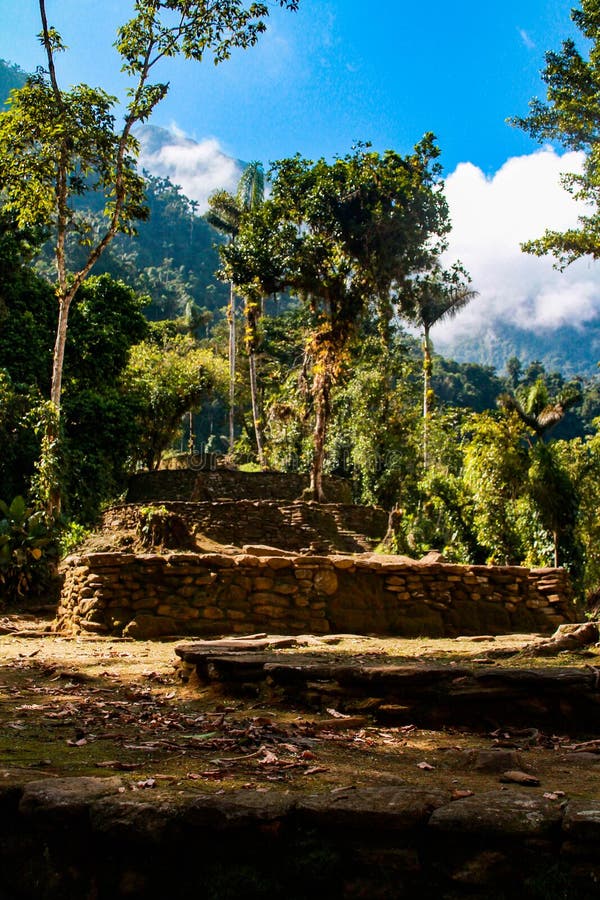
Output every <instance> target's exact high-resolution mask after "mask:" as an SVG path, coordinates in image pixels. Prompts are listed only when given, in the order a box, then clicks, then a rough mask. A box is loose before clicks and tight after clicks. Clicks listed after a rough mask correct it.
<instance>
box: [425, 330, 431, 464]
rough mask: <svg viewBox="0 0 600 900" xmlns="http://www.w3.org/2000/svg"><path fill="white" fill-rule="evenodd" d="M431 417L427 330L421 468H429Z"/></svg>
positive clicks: (427, 337) (429, 352)
mask: <svg viewBox="0 0 600 900" xmlns="http://www.w3.org/2000/svg"><path fill="white" fill-rule="evenodd" d="M430 415H431V347H430V344H429V329H428V328H425V329H424V331H423V466H424V467H425V468H426V469H427V468H428V466H429V447H428V439H429V433H428V430H429V417H430Z"/></svg>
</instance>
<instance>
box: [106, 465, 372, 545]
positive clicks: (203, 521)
mask: <svg viewBox="0 0 600 900" xmlns="http://www.w3.org/2000/svg"><path fill="white" fill-rule="evenodd" d="M175 474H177V473H175ZM152 506H158V507H164V508H165V509H166V510H167V511H169V512H172V513H176V514H177V515H178V516H180V517H181V518H182V519H183V520H184V521H185V522H186V524H187V526H188V528H189V530H190V532H191V533H194V532H195V531H199V532H201V533H202V534H203V535H204V536H205V537H207V538H209V539H210V540H213V541H216V542H218V543H220V544H232V545H234V546H237V547H242V546H243V545H244V544H267V545H269V546H272V547H278V548H280V549H283V550H291V551H296V552H300V551H309V550H313V551H317V552H319V553H331V552H335V551H342V552H345V553H359V552H362V551H365V550H372V549H374V547H375V546H376V545H377V544H378V543H379V542H380V541H381V540H382V539H383V537H384V536H385V533H386V529H387V522H388V516H387V513H386V512H385V511H384V510H383V509H379V508H377V507H367V506H353V505H347V504H333V503H332V504H327V503H323V504H321V503H311V502H304V501H294V502H290V503H285V502H282V501H275V500H270V501H269V500H220V501H214V502H199V503H192V502H190V503H183V502H179V501H169V500H167V501H165V502H163V501H158V502H155V503H154V504H152ZM143 509H144V507H140V506H139V505H136V504H125V505H122V506H114V507H112V508H111V509H109V510H107V511H106V512H105V514H104V517H103V521H102V530H103V531H105V532H111V531H116V530H120V531H131V532H135V531H136V529H137V528H138V526H139V524H140V518H141V516H142V515H143Z"/></svg>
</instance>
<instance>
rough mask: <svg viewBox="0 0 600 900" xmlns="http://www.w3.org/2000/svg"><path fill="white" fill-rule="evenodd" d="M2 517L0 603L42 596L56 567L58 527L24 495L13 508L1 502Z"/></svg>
mask: <svg viewBox="0 0 600 900" xmlns="http://www.w3.org/2000/svg"><path fill="white" fill-rule="evenodd" d="M0 515H1V516H2V518H1V519H0V603H15V602H17V601H19V600H23V599H24V598H27V597H31V596H39V595H40V594H41V593H43V591H45V590H46V589H48V587H49V585H50V582H51V579H52V576H53V574H54V571H55V567H56V558H57V556H58V544H57V540H56V529H55V526H54V524H53V523H52V522H49V521H48V519H47V517H46V515H45V514H44V513H43V512H42V511H39V510H34V509H32V508H29V507H28V506H27V504H26V503H25V500H24V499H23V497H21V496H18V497H15V498H14V500H13V501H12V503H11V504H10V506H9V505H8V504H6V503H5V502H4V501H3V500H0Z"/></svg>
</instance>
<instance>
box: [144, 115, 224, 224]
mask: <svg viewBox="0 0 600 900" xmlns="http://www.w3.org/2000/svg"><path fill="white" fill-rule="evenodd" d="M165 134H167V133H165ZM168 135H169V139H168V141H165V140H161V141H160V142H155V141H152V143H149V142H147V141H144V139H143V138H142V150H141V153H140V165H141V167H142V168H144V169H147V170H148V171H149V172H151V173H152V174H153V175H158V176H160V177H162V178H165V177H166V178H169V179H170V180H171V181H172V182H173V183H174V184H178V185H180V186H181V189H182V191H183V193H184V194H185V195H186V197H189V198H190V200H196V201H197V202H198V204H199V207H198V211H199V212H200V213H202V212H206V210H207V208H208V197H209V196H210V194H212V193H213V191H216V190H220V189H221V188H224V189H225V190H228V191H233V192H235V190H236V188H237V184H238V181H239V179H240V174H241V170H240V168H239V165H238V163H237V162H236V160H234V159H232V158H231V157H230V156H227V154H226V153H225V152H224V150H223V149H222V148H221V146H220V144H219V142H218V141H217V140H216V138H205V139H203V140H201V141H199V142H197V141H193V140H191V139H190V138H188V137H186V136H185V133H184V132H183V131H181V130H180V129H179V128H177V126H176V125H172V126H171V127H170V129H169V132H168Z"/></svg>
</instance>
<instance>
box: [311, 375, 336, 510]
mask: <svg viewBox="0 0 600 900" xmlns="http://www.w3.org/2000/svg"><path fill="white" fill-rule="evenodd" d="M330 394H331V376H330V374H329V373H328V372H322V373H320V374H318V375H315V378H314V381H313V397H314V403H315V428H314V432H313V442H314V449H313V462H312V469H311V473H310V492H311V495H312V498H313V500H317V501H318V502H319V503H323V502H324V501H325V494H324V492H323V466H324V463H325V440H326V438H327V426H328V425H329V418H330V413H331V404H330Z"/></svg>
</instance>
